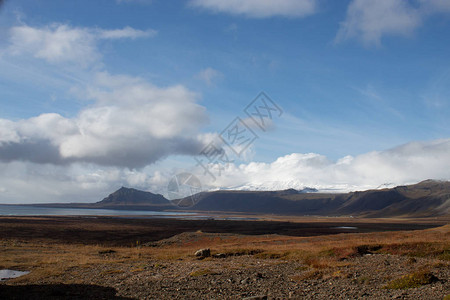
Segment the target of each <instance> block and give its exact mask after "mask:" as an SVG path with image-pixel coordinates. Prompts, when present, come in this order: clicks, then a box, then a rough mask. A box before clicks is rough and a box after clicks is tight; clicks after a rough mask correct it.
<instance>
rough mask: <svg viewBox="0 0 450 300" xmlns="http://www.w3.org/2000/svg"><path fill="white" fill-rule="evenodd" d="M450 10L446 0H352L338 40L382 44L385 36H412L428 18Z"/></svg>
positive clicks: (449, 3)
mask: <svg viewBox="0 0 450 300" xmlns="http://www.w3.org/2000/svg"><path fill="white" fill-rule="evenodd" d="M448 12H450V2H449V1H446V0H419V1H418V5H416V6H413V5H412V4H411V3H410V2H409V1H402V0H379V1H365V0H353V1H352V2H351V3H350V4H349V6H348V8H347V15H346V18H345V20H344V21H343V22H342V23H341V25H340V28H339V31H338V33H337V35H336V38H335V41H336V42H342V41H344V40H348V39H358V40H360V41H361V42H362V43H363V44H365V45H367V46H370V45H376V46H379V45H380V44H381V39H382V38H383V37H384V36H410V35H412V33H413V32H414V30H415V29H417V28H418V27H419V26H420V25H421V24H422V23H423V20H424V19H425V18H427V17H429V16H430V15H432V14H436V13H448Z"/></svg>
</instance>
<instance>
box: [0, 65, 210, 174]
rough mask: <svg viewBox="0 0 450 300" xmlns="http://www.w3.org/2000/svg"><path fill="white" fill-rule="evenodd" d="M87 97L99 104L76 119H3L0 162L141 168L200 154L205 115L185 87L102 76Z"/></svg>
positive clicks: (49, 116) (44, 116)
mask: <svg viewBox="0 0 450 300" xmlns="http://www.w3.org/2000/svg"><path fill="white" fill-rule="evenodd" d="M86 96H87V97H88V98H90V99H94V100H95V105H92V106H90V107H87V108H84V109H83V110H81V111H80V112H79V114H78V115H77V116H76V117H74V118H65V117H62V116H61V115H59V114H54V113H53V114H42V115H39V116H37V117H35V118H30V119H25V120H21V121H18V122H13V121H9V120H4V119H0V133H1V135H0V160H2V161H6V162H10V161H30V162H34V163H51V164H67V163H73V162H90V163H95V164H100V165H109V166H122V167H129V168H136V167H143V166H146V165H149V164H152V163H154V162H155V161H157V160H159V159H162V158H164V157H167V156H169V155H173V154H187V155H195V154H197V153H199V152H200V151H201V149H202V147H203V146H204V144H205V142H206V140H207V137H205V136H202V135H199V134H198V130H199V128H200V127H201V126H202V125H204V124H205V123H206V122H207V120H208V119H207V116H206V110H205V108H204V107H202V106H200V105H198V104H197V103H196V99H197V96H196V94H195V93H193V92H191V91H189V90H188V89H186V88H185V87H183V86H172V87H167V88H159V87H156V86H153V85H151V84H149V83H148V82H146V81H144V80H142V79H140V78H134V77H128V76H112V75H110V74H108V73H106V72H103V73H98V74H97V77H96V80H95V82H94V83H93V84H92V86H91V87H90V88H89V89H88V91H87V92H86Z"/></svg>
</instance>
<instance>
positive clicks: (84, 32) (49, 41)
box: [7, 24, 156, 66]
mask: <svg viewBox="0 0 450 300" xmlns="http://www.w3.org/2000/svg"><path fill="white" fill-rule="evenodd" d="M155 34H156V31H154V30H151V29H149V30H146V31H143V30H137V29H133V28H131V27H128V26H127V27H125V28H123V29H113V30H105V29H92V28H82V27H71V26H69V25H64V24H52V25H48V26H43V27H31V26H28V25H21V26H15V27H12V28H11V29H10V39H9V42H10V46H9V48H8V51H7V52H8V53H10V54H12V55H23V54H25V55H31V56H33V57H35V58H39V59H44V60H45V61H47V62H50V63H67V62H70V63H76V64H81V65H83V66H88V65H90V64H92V63H94V62H97V61H98V60H99V59H100V58H101V54H100V52H99V51H98V42H99V40H102V39H109V40H111V39H124V38H131V39H136V38H143V37H151V36H154V35H155Z"/></svg>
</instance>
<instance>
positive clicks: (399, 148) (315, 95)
mask: <svg viewBox="0 0 450 300" xmlns="http://www.w3.org/2000/svg"><path fill="white" fill-rule="evenodd" d="M448 32H450V1H446V0H409V1H407V0H380V1H369V0H349V1H344V0H343V1H332V0H277V1H275V0H273V1H271V0H239V1H237V0H229V1H220V0H185V1H176V0H174V1H162V0H116V1H115V0H103V1H57V0H15V1H12V0H10V1H8V0H6V1H0V203H33V202H95V201H98V200H101V199H102V198H103V197H105V196H107V195H108V194H109V193H111V192H113V191H115V190H116V189H118V188H120V187H121V186H126V187H133V188H138V189H141V190H146V191H152V192H155V193H161V194H163V195H167V194H168V191H167V186H168V183H169V181H170V180H171V179H172V178H173V176H175V175H176V174H180V173H185V172H187V173H190V174H193V175H194V176H196V177H197V178H198V179H199V182H201V185H202V188H203V189H205V190H214V189H252V190H274V189H285V188H296V189H303V188H305V187H310V188H316V189H318V190H324V191H336V192H339V191H354V190H364V189H369V188H380V187H387V186H395V185H402V184H410V183H415V182H418V181H421V180H425V179H430V178H431V179H438V180H449V179H450V120H449V116H450V99H449V96H450V59H449V58H450V54H449V53H450V35H449V34H448Z"/></svg>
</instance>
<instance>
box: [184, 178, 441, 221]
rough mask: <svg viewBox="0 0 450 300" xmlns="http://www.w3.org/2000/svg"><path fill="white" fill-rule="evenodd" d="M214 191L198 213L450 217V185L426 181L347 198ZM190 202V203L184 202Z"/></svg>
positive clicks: (201, 196) (290, 192)
mask: <svg viewBox="0 0 450 300" xmlns="http://www.w3.org/2000/svg"><path fill="white" fill-rule="evenodd" d="M293 191H295V190H285V191H276V192H251V191H215V192H206V193H201V194H199V195H197V197H198V200H199V201H198V203H197V204H196V205H195V206H193V207H191V208H190V209H192V210H197V211H217V212H220V211H226V212H245V213H269V214H271V213H273V214H288V215H327V216H340V215H354V216H366V217H394V216H405V217H408V216H411V217H412V216H415V217H425V216H437V215H446V214H450V182H448V181H435V180H426V181H423V182H420V183H418V184H415V185H409V186H398V187H395V188H391V189H382V190H368V191H362V192H351V193H346V194H325V193H298V192H293ZM183 201H189V199H183V200H181V202H183Z"/></svg>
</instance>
